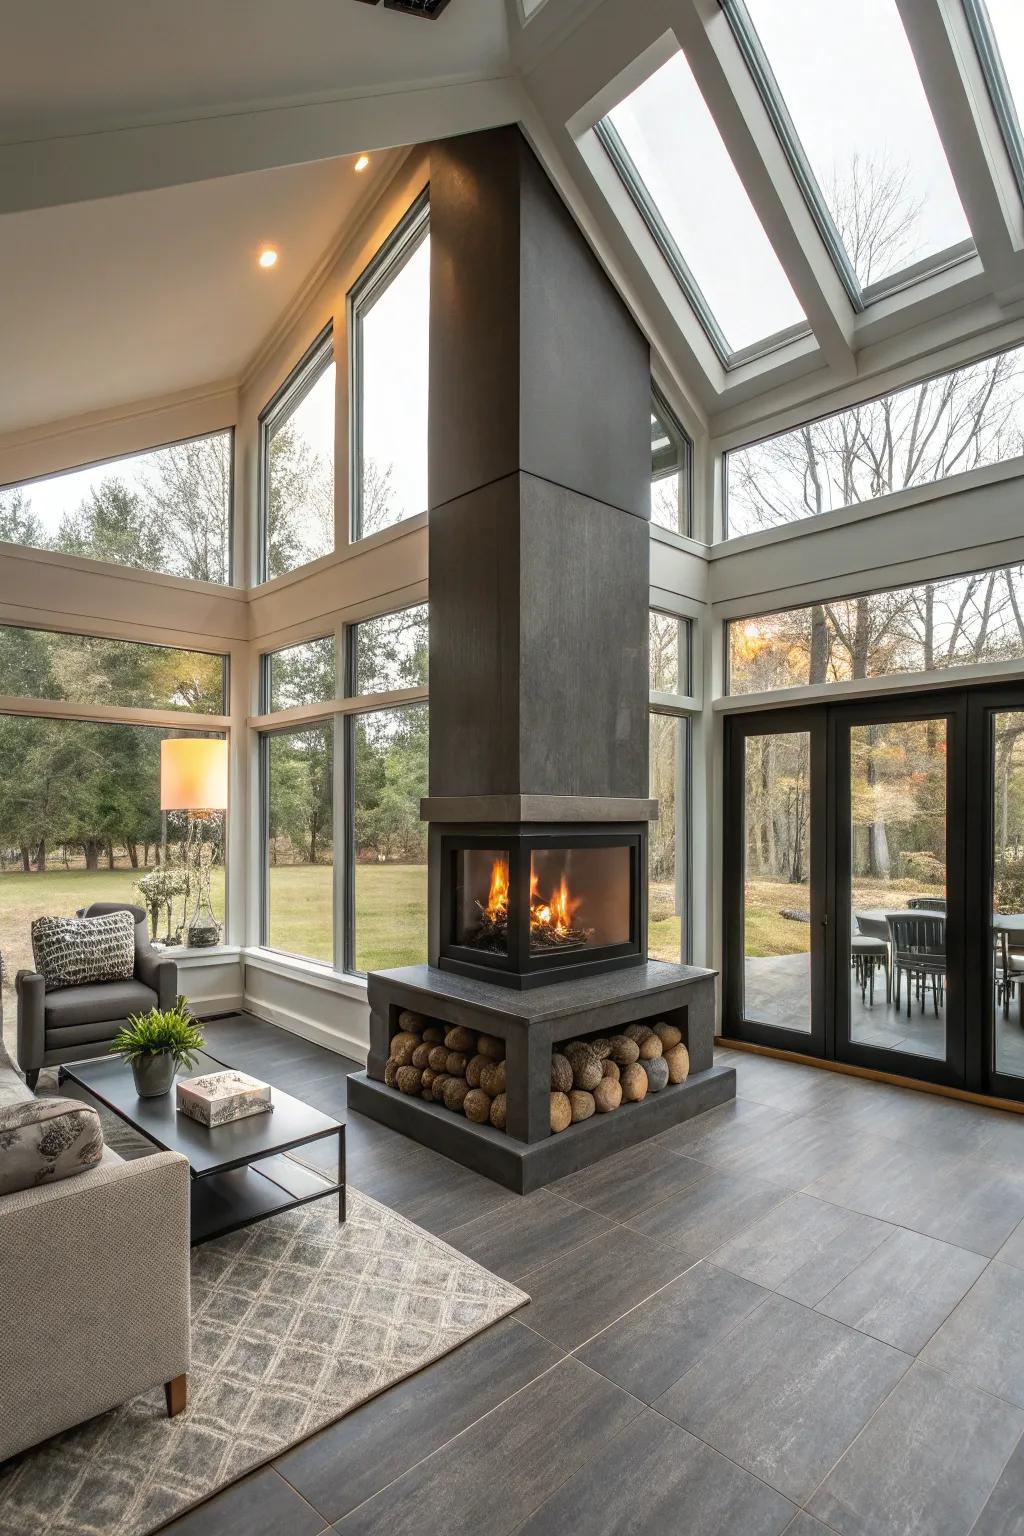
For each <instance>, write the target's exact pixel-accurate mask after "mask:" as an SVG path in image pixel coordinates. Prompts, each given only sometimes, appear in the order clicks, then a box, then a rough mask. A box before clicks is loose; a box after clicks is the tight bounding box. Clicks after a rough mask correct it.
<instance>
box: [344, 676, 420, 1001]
mask: <svg viewBox="0 0 1024 1536" xmlns="http://www.w3.org/2000/svg"><path fill="white" fill-rule="evenodd" d="M347 724H348V730H349V741H350V763H351V777H352V796H351V800H350V803H349V840H350V847H351V854H352V865H351V870H350V873H351V881H350V891H351V898H350V905H351V910H350V921H349V934H348V944H347V951H348V954H347V968H348V969H349V970H353V971H357V972H365V971H371V970H379V969H382V968H385V967H388V966H398V965H415V964H417V963H419V962H423V961H425V960H426V958H427V826H426V823H425V822H423V821H421V820H420V799H421V797H422V796H424V795H426V793H427V744H428V731H429V713H428V709H427V706H426V704H411V705H406V706H404V707H399V708H395V709H381V710H374V711H372V712H367V713H366V714H358V715H353V716H351V717H350V718H349V720H348V722H347Z"/></svg>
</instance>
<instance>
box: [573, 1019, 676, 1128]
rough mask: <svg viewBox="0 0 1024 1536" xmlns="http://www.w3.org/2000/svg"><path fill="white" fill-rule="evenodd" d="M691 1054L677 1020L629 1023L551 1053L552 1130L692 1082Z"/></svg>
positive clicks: (610, 1112)
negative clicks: (689, 1078) (619, 1029)
mask: <svg viewBox="0 0 1024 1536" xmlns="http://www.w3.org/2000/svg"><path fill="white" fill-rule="evenodd" d="M689 1071H690V1057H689V1054H688V1052H687V1049H686V1046H685V1045H684V1044H683V1035H682V1031H681V1030H680V1029H678V1028H677V1027H676V1025H675V1024H668V1023H665V1022H664V1021H659V1022H658V1023H656V1024H629V1025H627V1027H626V1028H625V1029H624V1030H623V1031H622V1033H621V1034H620V1035H612V1036H611V1038H610V1039H608V1038H605V1037H603V1036H597V1037H595V1038H594V1039H591V1040H570V1041H568V1042H567V1043H566V1044H564V1045H559V1047H558V1049H557V1050H555V1051H552V1053H551V1129H552V1131H553V1132H558V1131H564V1130H566V1129H567V1127H568V1126H570V1125H576V1124H578V1123H579V1122H580V1121H581V1120H589V1119H590V1117H591V1115H594V1114H598V1115H611V1114H614V1112H615V1111H616V1110H617V1109H619V1108H620V1107H621V1106H622V1105H623V1104H639V1103H641V1102H642V1101H643V1100H644V1099H645V1098H646V1097H647V1095H648V1094H649V1093H660V1092H661V1091H662V1089H663V1088H667V1087H668V1086H669V1085H670V1084H672V1083H683V1082H685V1081H686V1078H687V1075H688V1073H689Z"/></svg>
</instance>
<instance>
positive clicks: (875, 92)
mask: <svg viewBox="0 0 1024 1536" xmlns="http://www.w3.org/2000/svg"><path fill="white" fill-rule="evenodd" d="M720 3H721V5H722V8H723V10H724V11H725V13H726V15H727V16H728V18H729V21H730V23H731V24H732V28H733V31H734V33H735V35H736V37H737V39H738V41H739V44H740V47H741V48H742V50H743V52H744V54H745V56H746V59H747V63H748V65H749V67H750V70H751V73H752V74H753V76H754V79H755V81H756V83H757V86H758V89H759V90H760V92H761V95H762V98H763V99H764V102H765V106H766V107H767V109H768V112H769V115H770V116H771V118H772V121H773V123H774V125H775V129H776V132H777V133H778V135H779V138H780V139H781V141H782V144H783V147H784V148H785V150H786V152H787V154H788V156H789V160H790V163H791V164H792V166H793V170H794V173H795V174H796V177H797V180H798V181H799V182H800V184H801V187H802V189H803V192H804V195H805V197H806V198H807V200H808V203H809V205H810V208H811V212H812V213H813V215H814V217H815V219H816V220H817V223H818V227H819V229H820V231H821V234H822V236H823V238H824V240H825V244H826V245H827V246H828V248H829V251H830V253H831V256H832V259H833V261H834V262H835V264H836V266H837V268H838V270H839V273H840V276H841V277H842V279H843V281H844V283H845V285H846V288H847V291H848V293H849V295H850V298H851V300H852V302H853V304H854V306H855V308H857V309H862V308H863V307H864V305H865V304H866V303H868V302H870V301H871V299H873V298H876V297H878V296H879V295H880V293H881V292H884V291H886V290H889V289H891V288H893V287H896V286H900V285H902V284H903V283H904V282H907V281H910V280H912V279H914V278H915V277H917V276H924V275H925V273H927V272H929V271H933V270H935V269H936V268H939V267H942V266H946V265H949V264H951V263H952V262H954V261H957V260H960V259H962V258H963V257H964V256H966V255H969V254H970V253H971V252H972V251H973V249H974V247H973V244H972V242H971V232H970V228H969V226H968V223H967V219H966V217H965V215H964V211H963V208H962V207H961V205H960V199H959V196H958V195H957V190H956V186H955V185H954V182H953V177H952V175H951V173H950V169H949V165H948V164H947V161H946V156H945V152H944V150H943V148H942V142H941V140H940V138H939V134H938V130H937V128H936V126H935V121H934V119H933V117H932V114H931V109H930V108H929V106H928V100H927V97H926V96H925V92H924V86H923V85H922V83H921V77H920V75H919V73H918V70H917V65H916V63H915V62H914V55H913V53H912V51H911V47H910V43H909V41H908V39H907V34H906V32H905V31H904V28H903V23H902V21H901V20H900V15H899V11H898V10H897V7H896V0H858V3H857V5H856V7H855V10H856V24H855V25H852V24H851V22H852V19H853V13H852V11H844V9H843V7H841V6H837V7H832V6H822V5H821V3H820V0H720ZM841 13H842V14H841Z"/></svg>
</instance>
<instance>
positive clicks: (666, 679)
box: [649, 608, 693, 698]
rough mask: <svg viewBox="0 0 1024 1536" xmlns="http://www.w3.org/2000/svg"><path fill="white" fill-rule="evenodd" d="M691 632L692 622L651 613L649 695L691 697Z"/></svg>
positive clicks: (669, 615)
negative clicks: (670, 694) (667, 694)
mask: <svg viewBox="0 0 1024 1536" xmlns="http://www.w3.org/2000/svg"><path fill="white" fill-rule="evenodd" d="M692 630H693V625H692V620H690V619H684V618H680V617H679V616H678V614H674V613H661V612H659V611H658V610H657V609H655V608H652V609H651V613H650V653H649V654H650V667H651V683H650V686H651V692H652V693H672V694H676V695H677V696H678V695H681V696H682V697H684V698H685V697H688V696H689V695H690V694H692V692H693V686H692V682H691V670H692V669H691V662H690V653H691V648H692Z"/></svg>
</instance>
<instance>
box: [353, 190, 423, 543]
mask: <svg viewBox="0 0 1024 1536" xmlns="http://www.w3.org/2000/svg"><path fill="white" fill-rule="evenodd" d="M351 312H352V336H353V341H352V349H353V379H354V431H353V438H354V450H355V451H354V454H353V460H354V466H353V468H354V475H353V495H352V504H353V515H352V537H353V538H354V539H363V538H366V537H368V536H369V535H370V534H373V533H379V532H380V531H381V529H382V528H390V527H391V526H393V524H395V523H400V522H402V521H404V519H405V518H407V517H415V516H416V515H417V513H420V512H425V511H426V510H427V396H428V392H429V348H430V233H429V204H428V202H427V200H426V198H425V197H424V198H422V199H421V200H420V201H419V202H418V203H417V204H416V205H415V207H414V208H413V209H412V210H411V212H410V213H409V215H408V216H407V218H406V219H405V220H404V221H403V223H402V224H401V225H400V226H399V228H398V229H397V230H396V232H395V234H394V236H393V238H392V239H391V240H390V241H389V243H388V244H387V245H386V246H385V247H384V249H383V250H382V251H381V252H380V254H379V255H378V257H377V258H376V260H375V261H374V262H373V264H372V265H371V266H370V267H369V269H368V270H367V271H366V272H365V273H364V275H363V276H362V278H361V279H360V280H359V283H358V284H357V285H356V288H355V289H354V291H353V293H352V301H351Z"/></svg>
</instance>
